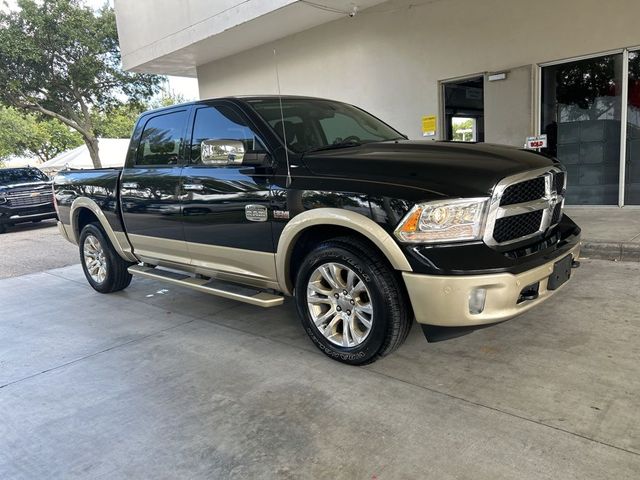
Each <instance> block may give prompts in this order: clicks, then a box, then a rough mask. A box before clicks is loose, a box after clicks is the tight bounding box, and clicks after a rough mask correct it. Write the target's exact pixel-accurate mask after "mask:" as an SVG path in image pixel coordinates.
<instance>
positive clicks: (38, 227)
mask: <svg viewBox="0 0 640 480" xmlns="http://www.w3.org/2000/svg"><path fill="white" fill-rule="evenodd" d="M78 262H80V254H79V253H78V247H76V246H75V245H72V244H71V243H69V242H67V241H66V240H65V239H64V238H62V236H61V235H60V233H59V232H58V227H57V224H56V221H55V220H43V221H42V222H39V223H20V224H18V225H13V226H11V227H9V229H8V231H7V233H3V234H2V235H0V278H8V277H15V276H18V275H25V274H27V273H35V272H41V271H43V270H49V269H51V268H58V267H64V266H67V265H73V264H75V263H78Z"/></svg>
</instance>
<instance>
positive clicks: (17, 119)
mask: <svg viewBox="0 0 640 480" xmlns="http://www.w3.org/2000/svg"><path fill="white" fill-rule="evenodd" d="M81 144H82V137H81V136H80V134H78V132H75V131H74V130H72V129H71V128H70V127H68V126H66V125H64V124H62V123H60V122H59V121H58V120H55V119H53V120H48V119H42V118H38V117H37V116H36V115H33V114H24V113H22V112H19V111H17V110H16V109H14V108H6V107H0V158H3V157H8V156H10V155H29V156H35V157H38V158H39V159H40V160H41V161H43V162H46V161H47V160H50V159H52V158H53V157H55V156H56V155H58V154H60V153H62V152H64V151H65V150H68V149H70V148H75V147H77V146H79V145H81Z"/></svg>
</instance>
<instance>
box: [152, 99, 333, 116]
mask: <svg viewBox="0 0 640 480" xmlns="http://www.w3.org/2000/svg"><path fill="white" fill-rule="evenodd" d="M274 98H282V99H283V100H294V99H297V100H326V101H330V102H338V101H339V100H332V99H329V98H322V97H311V96H306V95H275V94H274V95H234V96H228V97H213V98H203V99H200V100H193V101H191V102H184V103H176V104H175V105H168V106H166V107H160V108H154V109H151V110H146V111H145V112H143V113H142V115H147V114H148V113H157V112H161V111H163V110H169V109H172V108H176V107H188V106H191V105H199V104H205V103H208V102H212V101H216V100H227V101H236V102H237V101H241V102H250V101H255V100H273V99H274ZM343 103H344V102H343Z"/></svg>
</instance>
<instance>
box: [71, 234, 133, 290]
mask: <svg viewBox="0 0 640 480" xmlns="http://www.w3.org/2000/svg"><path fill="white" fill-rule="evenodd" d="M79 247H80V262H81V263H82V269H83V270H84V275H85V277H86V278H87V281H88V282H89V284H90V285H91V286H92V287H93V289H94V290H96V291H98V292H100V293H112V292H117V291H119V290H123V289H125V288H127V287H128V286H129V284H130V283H131V274H130V273H129V272H128V270H127V269H128V268H129V266H130V265H131V263H129V262H127V261H125V260H123V259H122V257H120V255H118V253H117V252H116V251H115V249H114V248H113V245H111V242H110V241H109V239H108V238H107V236H106V235H105V233H104V231H103V230H102V228H101V227H100V226H99V225H98V224H96V223H89V224H88V225H86V226H85V227H84V228H83V229H82V232H81V233H80V241H79Z"/></svg>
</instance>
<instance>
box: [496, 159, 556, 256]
mask: <svg viewBox="0 0 640 480" xmlns="http://www.w3.org/2000/svg"><path fill="white" fill-rule="evenodd" d="M564 185H565V173H564V172H563V171H562V170H560V169H559V168H557V167H550V168H546V169H541V170H535V171H532V172H528V173H524V174H519V175H514V176H513V177H508V178H506V179H504V180H502V181H501V182H499V183H498V185H496V187H495V188H494V194H493V198H492V199H491V206H490V208H489V215H488V218H487V227H486V229H485V236H484V241H485V243H486V244H487V245H490V246H504V245H510V244H513V243H518V242H522V241H524V240H527V239H530V238H533V237H535V236H537V235H543V234H545V233H546V232H547V231H548V230H549V229H550V228H552V227H554V226H555V225H557V224H558V223H559V222H560V220H561V218H562V208H563V205H564V194H565V188H564Z"/></svg>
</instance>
